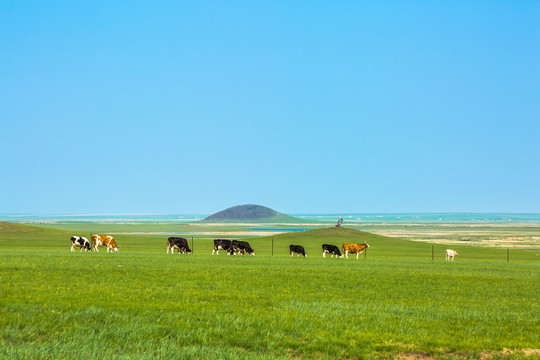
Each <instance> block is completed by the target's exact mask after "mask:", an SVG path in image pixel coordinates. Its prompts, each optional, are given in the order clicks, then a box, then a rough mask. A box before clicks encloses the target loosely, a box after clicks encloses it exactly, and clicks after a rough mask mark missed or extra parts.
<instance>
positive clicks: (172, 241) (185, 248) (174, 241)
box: [167, 237, 191, 254]
mask: <svg viewBox="0 0 540 360" xmlns="http://www.w3.org/2000/svg"><path fill="white" fill-rule="evenodd" d="M174 249H177V250H178V252H179V253H182V254H191V249H190V248H189V245H188V242H187V240H186V239H184V238H182V237H170V238H169V239H168V240H167V254H168V253H169V250H170V251H171V254H172V253H173V252H174Z"/></svg>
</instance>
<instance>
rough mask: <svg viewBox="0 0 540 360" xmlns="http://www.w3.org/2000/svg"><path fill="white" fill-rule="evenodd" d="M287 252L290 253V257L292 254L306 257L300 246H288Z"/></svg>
mask: <svg viewBox="0 0 540 360" xmlns="http://www.w3.org/2000/svg"><path fill="white" fill-rule="evenodd" d="M289 250H290V252H291V256H293V253H297V254H298V256H300V254H302V255H304V257H307V255H306V251H305V250H304V247H303V246H300V245H290V246H289Z"/></svg>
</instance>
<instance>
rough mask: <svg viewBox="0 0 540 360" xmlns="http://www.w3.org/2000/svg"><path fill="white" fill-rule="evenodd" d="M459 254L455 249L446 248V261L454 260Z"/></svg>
mask: <svg viewBox="0 0 540 360" xmlns="http://www.w3.org/2000/svg"><path fill="white" fill-rule="evenodd" d="M457 254H458V253H457V251H455V250H450V249H446V261H454V256H456V255H457Z"/></svg>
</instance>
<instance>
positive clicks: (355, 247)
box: [341, 242, 369, 259]
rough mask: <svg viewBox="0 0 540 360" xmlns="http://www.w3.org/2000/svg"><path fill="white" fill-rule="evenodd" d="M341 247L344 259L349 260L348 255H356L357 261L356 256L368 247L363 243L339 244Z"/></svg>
mask: <svg viewBox="0 0 540 360" xmlns="http://www.w3.org/2000/svg"><path fill="white" fill-rule="evenodd" d="M341 247H342V248H343V253H344V254H345V257H346V258H347V259H348V258H349V255H348V254H349V253H353V254H356V259H358V255H360V254H361V253H362V252H363V251H364V250H365V249H367V248H368V247H369V245H368V244H366V243H365V242H364V243H363V244H347V243H343V244H341Z"/></svg>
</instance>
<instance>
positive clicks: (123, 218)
mask: <svg viewBox="0 0 540 360" xmlns="http://www.w3.org/2000/svg"><path fill="white" fill-rule="evenodd" d="M290 215H291V216H294V217H296V218H299V219H302V220H313V221H317V222H323V223H324V222H335V221H337V219H338V218H339V217H340V216H341V217H343V219H344V221H345V223H347V222H350V223H358V222H367V223H384V222H390V223H399V222H407V223H410V222H480V223H482V222H502V223H508V222H540V213H388V214H383V213H341V214H305V213H304V214H290ZM207 216H208V215H207V214H0V221H7V222H16V223H60V222H62V223H63V222H70V223H72V222H105V223H110V222H114V223H119V222H123V223H171V222H174V223H192V222H198V221H200V220H202V219H204V218H205V217H207Z"/></svg>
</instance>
